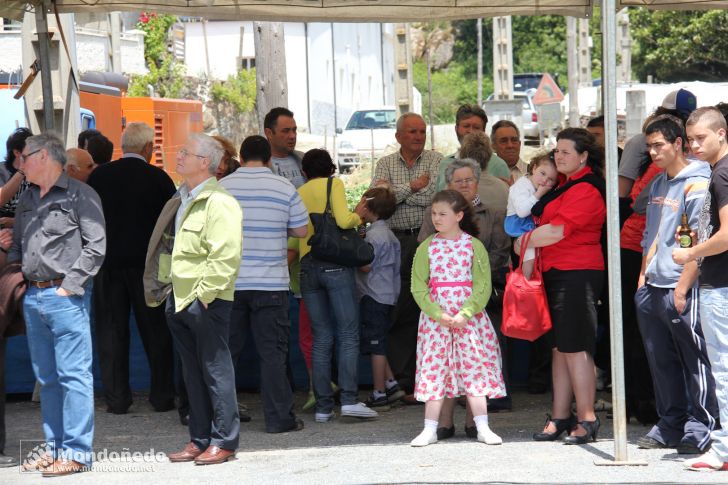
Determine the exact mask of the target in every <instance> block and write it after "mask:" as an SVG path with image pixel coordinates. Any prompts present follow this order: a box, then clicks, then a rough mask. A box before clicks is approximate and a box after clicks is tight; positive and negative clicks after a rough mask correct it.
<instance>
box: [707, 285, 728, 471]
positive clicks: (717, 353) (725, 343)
mask: <svg viewBox="0 0 728 485" xmlns="http://www.w3.org/2000/svg"><path fill="white" fill-rule="evenodd" d="M700 322H701V324H702V327H703V336H704V337H705V345H706V347H707V348H708V359H709V360H710V367H711V370H712V371H713V378H714V379H715V397H716V398H717V399H718V410H719V411H720V422H721V424H722V425H723V429H718V430H714V431H713V432H712V433H711V434H710V437H711V438H712V439H713V445H712V450H713V452H714V453H715V454H717V455H718V456H719V457H720V459H721V460H722V461H724V462H728V426H727V425H728V288H707V287H701V288H700Z"/></svg>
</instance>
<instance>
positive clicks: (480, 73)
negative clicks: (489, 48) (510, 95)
mask: <svg viewBox="0 0 728 485" xmlns="http://www.w3.org/2000/svg"><path fill="white" fill-rule="evenodd" d="M476 27H477V29H478V106H483V19H481V18H479V19H478V21H477V23H476Z"/></svg>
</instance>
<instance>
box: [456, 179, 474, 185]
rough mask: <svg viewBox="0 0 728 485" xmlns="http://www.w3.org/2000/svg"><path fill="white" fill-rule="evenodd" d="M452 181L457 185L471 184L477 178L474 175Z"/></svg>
mask: <svg viewBox="0 0 728 485" xmlns="http://www.w3.org/2000/svg"><path fill="white" fill-rule="evenodd" d="M452 183H453V184H455V185H470V184H472V183H475V179H474V178H473V177H468V178H466V179H459V180H453V181H452Z"/></svg>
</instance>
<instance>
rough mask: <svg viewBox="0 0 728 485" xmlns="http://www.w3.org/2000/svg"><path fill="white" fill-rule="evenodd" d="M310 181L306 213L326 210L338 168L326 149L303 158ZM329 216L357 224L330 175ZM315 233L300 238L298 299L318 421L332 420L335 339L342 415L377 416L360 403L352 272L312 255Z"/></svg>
mask: <svg viewBox="0 0 728 485" xmlns="http://www.w3.org/2000/svg"><path fill="white" fill-rule="evenodd" d="M301 168H302V170H303V173H304V174H305V175H306V178H307V179H308V182H306V183H305V184H303V185H302V186H301V187H300V188H299V189H298V193H299V194H300V195H301V199H303V203H304V204H305V205H306V209H307V210H308V213H309V214H312V213H319V214H320V213H323V212H324V210H325V209H326V194H327V185H328V180H329V178H330V177H333V174H334V172H335V171H336V167H335V165H334V163H333V162H332V160H331V155H329V152H327V151H326V150H310V151H309V152H308V153H306V155H304V157H303V160H301ZM331 212H332V213H333V216H334V219H335V220H336V225H338V226H339V227H340V228H341V229H352V228H354V227H356V226H358V225H359V224H361V222H362V221H361V219H360V218H359V216H358V215H356V214H355V213H353V212H350V211H349V209H348V207H347V205H346V196H345V194H344V184H343V183H342V182H341V180H339V179H338V178H336V177H334V178H333V181H332V184H331ZM313 234H314V228H313V225H312V224H311V222H310V221H309V223H308V236H306V237H305V238H302V239H299V255H300V258H301V295H303V301H304V302H305V304H306V309H307V310H308V314H309V317H310V319H311V330H312V331H313V349H312V352H311V367H312V372H311V373H312V380H313V391H314V394H315V396H316V422H319V423H324V422H327V421H330V420H331V418H333V416H334V411H333V409H334V391H333V389H332V387H331V356H332V352H333V349H334V337H336V342H337V348H338V350H339V354H338V356H337V362H338V365H339V378H338V384H339V388H340V389H341V415H342V416H347V417H352V418H360V419H366V418H375V417H377V412H376V411H374V410H373V409H369V408H368V407H366V405H364V403H361V402H359V399H358V373H357V367H358V363H359V314H358V304H357V300H356V295H355V292H356V281H355V279H354V268H352V267H346V266H339V265H338V264H334V263H328V262H325V261H319V260H317V259H315V258H314V257H313V255H312V254H310V251H311V246H309V244H308V241H309V239H310V238H311V236H313Z"/></svg>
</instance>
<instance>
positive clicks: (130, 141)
mask: <svg viewBox="0 0 728 485" xmlns="http://www.w3.org/2000/svg"><path fill="white" fill-rule="evenodd" d="M147 143H154V130H153V129H152V127H151V126H149V125H148V124H146V123H142V122H139V121H137V122H134V123H129V124H128V125H126V129H125V130H124V133H123V134H122V135H121V150H122V151H123V152H124V153H137V154H138V153H139V152H141V151H142V150H143V149H144V146H145V145H146V144H147Z"/></svg>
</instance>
